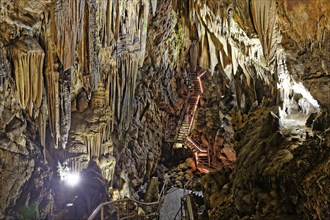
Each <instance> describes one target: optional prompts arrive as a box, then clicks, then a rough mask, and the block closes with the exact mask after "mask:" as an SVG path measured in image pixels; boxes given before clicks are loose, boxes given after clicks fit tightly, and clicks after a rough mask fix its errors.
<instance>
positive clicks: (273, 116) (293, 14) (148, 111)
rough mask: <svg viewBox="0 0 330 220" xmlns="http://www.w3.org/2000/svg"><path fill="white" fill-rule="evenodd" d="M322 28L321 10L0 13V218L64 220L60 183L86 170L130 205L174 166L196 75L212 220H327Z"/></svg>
mask: <svg viewBox="0 0 330 220" xmlns="http://www.w3.org/2000/svg"><path fill="white" fill-rule="evenodd" d="M329 17H330V3H329V2H328V1H325V0H313V1H312V0H306V1H290V0H276V1H270V0H269V1H266V0H265V1H259V0H249V1H238V0H221V1H212V0H172V1H168V0H105V1H99V0H72V1H71V0H70V1H62V0H33V1H32V0H31V1H29V0H20V1H11V0H0V171H1V181H0V192H1V194H0V218H4V217H7V216H8V217H10V216H11V217H13V218H37V219H45V218H53V217H54V216H55V217H57V218H60V216H65V213H66V212H65V210H67V209H68V207H69V206H67V205H68V204H69V205H70V204H74V202H73V201H74V198H75V197H74V196H75V195H74V193H71V194H69V193H68V194H65V193H66V192H68V191H70V190H68V189H66V188H65V185H64V182H63V179H61V178H62V177H64V176H65V175H66V174H67V173H72V172H75V173H79V172H81V171H82V170H83V169H85V168H86V167H87V165H88V163H89V161H95V162H97V164H98V165H99V167H100V169H101V172H102V175H103V178H104V179H105V181H106V184H107V186H106V187H108V190H109V192H112V195H110V196H112V198H122V197H125V196H128V195H134V191H135V190H137V189H138V188H139V187H140V186H141V185H142V184H144V183H145V182H147V181H148V180H149V179H151V178H152V177H153V176H154V175H156V174H157V172H156V168H157V165H158V164H159V163H161V162H163V163H165V164H166V163H168V160H172V159H173V158H171V157H172V155H174V154H171V153H173V151H172V150H173V149H172V143H168V142H167V140H168V137H170V136H173V134H175V129H176V128H177V126H178V121H179V119H180V115H181V112H182V110H183V108H184V106H185V105H184V103H185V101H186V97H187V94H188V91H189V84H188V83H187V82H188V81H189V79H188V76H189V74H188V73H189V72H195V71H197V70H199V69H204V70H207V71H208V74H206V76H205V77H204V78H203V85H204V86H203V87H204V93H203V95H202V97H201V101H200V106H199V108H198V109H199V110H198V111H197V113H196V118H195V124H194V125H193V129H192V134H191V135H192V136H193V137H194V139H196V140H198V142H200V143H201V144H202V145H203V146H204V147H205V148H209V149H210V152H211V156H212V158H213V160H214V161H217V163H218V168H219V169H218V170H217V171H214V172H211V173H210V174H209V175H206V176H205V177H204V178H203V180H202V185H203V187H204V195H205V196H204V198H205V203H206V205H207V206H208V208H209V209H210V210H209V215H210V217H211V219H229V218H236V219H239V218H270V219H274V218H279V219H284V218H289V217H293V218H298V217H299V218H315V219H327V218H329V216H330V213H329V211H328V210H329V205H328V204H329V196H328V195H329V183H328V181H327V179H329V176H330V173H329V170H330V168H329V164H330V163H329V160H330V155H329V147H330V145H329V144H330V139H329V126H330V119H329V117H330V116H329V111H330V91H329V88H330V86H329V85H330V77H329V74H330V21H329ZM190 48H194V49H191V50H190ZM311 113H313V114H311ZM310 114H311V116H310ZM307 118H308V120H307ZM306 120H307V121H308V126H309V127H306V126H305V121H306ZM298 129H299V130H298ZM177 152H181V151H177ZM182 152H185V151H182ZM182 157H183V156H182V155H177V158H182ZM173 161H175V159H173ZM190 167H193V166H190ZM183 175H184V174H183ZM159 178H161V177H159ZM110 194H111V193H110ZM115 194H116V195H115ZM64 195H65V196H64ZM87 214H89V213H85V214H84V215H85V216H86V215H87Z"/></svg>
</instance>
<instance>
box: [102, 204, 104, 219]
mask: <svg viewBox="0 0 330 220" xmlns="http://www.w3.org/2000/svg"><path fill="white" fill-rule="evenodd" d="M101 220H104V206H102V207H101Z"/></svg>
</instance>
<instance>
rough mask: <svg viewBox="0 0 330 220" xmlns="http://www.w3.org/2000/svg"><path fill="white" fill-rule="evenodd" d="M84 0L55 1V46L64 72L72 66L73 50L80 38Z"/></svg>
mask: <svg viewBox="0 0 330 220" xmlns="http://www.w3.org/2000/svg"><path fill="white" fill-rule="evenodd" d="M84 7H85V0H72V1H63V0H56V1H55V8H54V10H55V14H54V21H55V22H54V24H55V29H56V30H55V44H56V51H57V54H58V57H59V59H60V61H61V63H62V64H63V68H64V70H67V69H70V68H71V67H72V66H73V63H74V59H75V49H76V46H77V44H78V42H79V41H80V38H81V25H82V24H81V21H82V18H83V12H84Z"/></svg>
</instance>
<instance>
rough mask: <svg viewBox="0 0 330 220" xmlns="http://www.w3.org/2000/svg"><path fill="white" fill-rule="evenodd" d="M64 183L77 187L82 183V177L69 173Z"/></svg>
mask: <svg viewBox="0 0 330 220" xmlns="http://www.w3.org/2000/svg"><path fill="white" fill-rule="evenodd" d="M64 182H65V183H66V184H67V185H69V186H71V187H74V186H76V185H77V184H78V183H79V182H80V175H79V173H69V174H68V175H67V176H66V177H65V179H64Z"/></svg>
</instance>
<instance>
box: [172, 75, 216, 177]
mask: <svg viewBox="0 0 330 220" xmlns="http://www.w3.org/2000/svg"><path fill="white" fill-rule="evenodd" d="M206 72H207V70H203V71H201V72H200V73H197V72H195V73H190V74H189V87H190V88H189V93H188V98H187V101H186V104H185V107H184V111H183V114H182V116H181V118H182V119H180V120H179V127H178V129H177V134H176V137H175V143H178V144H184V145H186V146H188V147H189V148H190V149H191V150H192V151H193V153H194V155H195V159H196V165H197V168H198V169H199V170H200V171H201V172H204V173H208V172H209V171H211V170H214V169H216V167H215V166H213V165H212V161H211V157H210V151H209V149H207V148H204V147H203V146H202V145H201V144H199V143H198V142H197V141H194V140H192V138H191V137H190V132H191V129H192V126H193V123H194V119H195V114H196V111H197V107H198V104H199V100H200V97H201V94H202V93H203V85H202V80H201V77H202V76H203V75H204V74H205V73H206Z"/></svg>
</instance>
